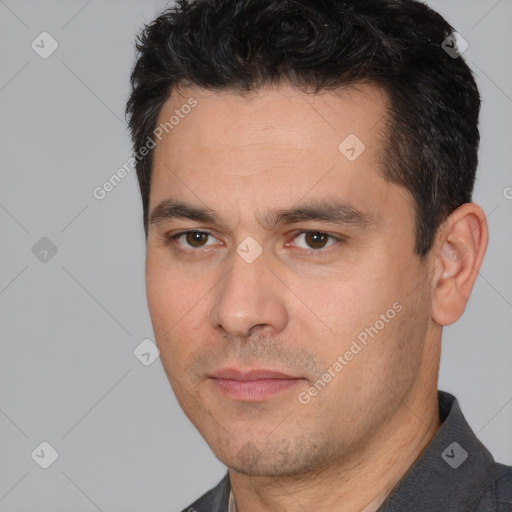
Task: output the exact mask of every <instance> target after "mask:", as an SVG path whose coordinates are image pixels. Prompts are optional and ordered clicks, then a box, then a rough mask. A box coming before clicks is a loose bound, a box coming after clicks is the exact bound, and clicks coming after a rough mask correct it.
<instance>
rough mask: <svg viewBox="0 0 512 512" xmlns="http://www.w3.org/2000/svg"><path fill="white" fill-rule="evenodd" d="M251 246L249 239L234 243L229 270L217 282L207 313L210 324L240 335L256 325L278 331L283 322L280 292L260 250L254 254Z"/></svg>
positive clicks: (283, 309)
mask: <svg viewBox="0 0 512 512" xmlns="http://www.w3.org/2000/svg"><path fill="white" fill-rule="evenodd" d="M254 250H255V248H254V247H251V241H244V242H242V243H241V244H240V245H239V246H238V248H237V253H236V254H234V255H233V261H232V266H231V270H230V271H229V272H228V273H227V275H226V276H225V278H224V279H223V280H222V281H221V283H219V287H218V288H217V294H216V296H215V299H214V304H213V307H212V311H211V313H210V322H211V324H212V326H213V327H215V328H220V327H222V328H223V329H224V330H226V331H227V332H229V333H230V334H232V335H235V336H240V337H245V336H248V335H249V331H250V330H251V328H252V327H254V326H256V325H270V326H271V327H272V328H273V329H276V330H277V331H281V330H282V329H284V327H285V326H286V323H287V312H286V305H285V297H284V294H283V293H282V292H280V290H279V286H277V285H276V282H275V281H276V278H275V276H273V274H272V272H270V270H269V269H268V268H267V258H266V256H265V254H263V253H262V252H260V254H259V255H257V256H256V257H255V253H254ZM251 253H252V254H251ZM248 255H249V256H250V257H247V256H248Z"/></svg>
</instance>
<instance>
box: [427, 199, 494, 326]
mask: <svg viewBox="0 0 512 512" xmlns="http://www.w3.org/2000/svg"><path fill="white" fill-rule="evenodd" d="M488 237H489V233H488V228H487V220H486V217H485V214H484V212H483V211H482V209H481V208H480V207H479V206H478V205H476V204H474V203H467V204H464V205H462V206H460V207H459V208H457V209H456V210H455V211H454V212H452V213H451V215H450V216H449V217H448V219H447V220H446V221H445V223H444V225H443V227H442V228H441V229H440V230H439V232H438V235H437V238H436V243H435V245H434V251H435V255H434V265H435V267H434V272H433V275H434V280H433V283H432V286H433V290H432V320H433V321H434V322H436V323H438V324H439V325H450V324H452V323H453V322H455V321H456V320H458V319H459V318H460V316H461V315H462V313H464V310H465V308H466V304H467V302H468V300H469V296H470V295H471V290H472V289H473V285H474V284H475V281H476V278H477V276H478V272H479V270H480V267H481V265H482V260H483V257H484V254H485V251H486V249H487V241H488Z"/></svg>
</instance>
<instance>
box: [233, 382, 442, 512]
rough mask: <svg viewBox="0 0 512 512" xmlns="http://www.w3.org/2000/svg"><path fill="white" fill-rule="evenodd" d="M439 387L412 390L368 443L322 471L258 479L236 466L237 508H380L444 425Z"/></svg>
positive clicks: (268, 511)
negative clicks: (440, 413) (438, 395)
mask: <svg viewBox="0 0 512 512" xmlns="http://www.w3.org/2000/svg"><path fill="white" fill-rule="evenodd" d="M433 391H434V392H433ZM433 391H431V392H430V393H429V395H428V398H426V397H425V391H424V389H423V392H421V391H419V392H418V393H417V396H413V395H414V393H413V394H412V395H411V394H410V395H409V396H408V397H407V398H406V400H405V402H404V403H402V405H401V407H400V408H399V409H398V410H397V411H396V414H395V415H394V417H393V418H392V419H391V420H390V421H388V422H387V423H386V424H385V425H383V426H382V428H381V429H380V430H379V431H378V432H377V433H376V434H375V435H374V436H373V438H372V439H371V440H369V441H368V442H367V443H366V444H365V446H364V447H362V448H361V449H360V450H357V453H354V454H353V455H352V456H351V457H350V458H345V459H344V460H342V461H338V463H336V464H333V465H331V466H330V467H326V468H322V470H321V471H316V472H314V473H307V474H303V475H294V476H284V477H254V476H248V475H244V474H241V473H237V472H235V471H233V470H230V471H229V476H230V481H231V488H232V491H233V495H234V497H235V501H236V504H237V511H238V512H278V511H282V510H286V511H287V512H304V510H316V511H317V512H324V511H325V512H327V511H329V512H330V511H332V510H337V511H339V512H375V511H377V510H378V509H379V507H380V505H381V504H382V503H383V502H384V500H385V499H386V497H387V496H388V495H389V494H390V492H391V491H392V489H393V488H394V487H395V485H396V484H397V483H398V482H399V480H400V479H401V478H402V477H403V475H404V474H405V473H406V472H407V470H408V469H409V468H410V467H411V466H412V465H413V464H414V462H415V461H416V460H417V459H418V457H419V456H420V454H421V453H422V451H423V450H424V449H425V447H426V446H427V445H428V444H429V442H430V441H431V440H432V438H433V437H434V435H435V433H436V432H437V431H438V430H439V427H440V426H441V422H440V419H439V408H438V401H437V388H436V389H435V390H433Z"/></svg>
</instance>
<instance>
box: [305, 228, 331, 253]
mask: <svg viewBox="0 0 512 512" xmlns="http://www.w3.org/2000/svg"><path fill="white" fill-rule="evenodd" d="M329 238H331V237H330V236H329V235H327V234H326V233H319V232H315V231H311V232H309V233H304V240H305V242H306V243H307V244H308V245H309V247H311V249H323V248H324V247H325V246H326V245H327V242H328V241H329Z"/></svg>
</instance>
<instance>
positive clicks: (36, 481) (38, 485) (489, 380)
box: [0, 0, 512, 512]
mask: <svg viewBox="0 0 512 512" xmlns="http://www.w3.org/2000/svg"><path fill="white" fill-rule="evenodd" d="M429 4H431V5H432V6H433V7H434V8H436V9H438V10H439V11H440V12H441V13H442V14H443V15H445V16H446V17H447V19H448V20H449V21H450V22H451V23H452V25H454V26H455V28H456V29H457V30H458V32H460V33H461V34H462V35H463V37H464V38H465V39H466V40H467V41H468V43H469V49H468V50H467V52H466V53H465V54H464V55H465V57H466V58H467V60H468V62H469V63H470V65H471V66H472V68H473V69H474V70H475V72H476V74H477V76H478V82H479V86H480V88H481V92H482V95H483V111H482V117H481V129H482V146H481V165H480V171H479V181H478V183H477V186H476V192H475V201H476V202H478V203H479V204H480V205H481V206H482V207H483V209H484V210H485V212H486V213H487V215H488V220H489V225H490V232H491V241H490V247H489V250H488V254H487V257H486V260H485V263H484V266H483V268H482V271H481V273H480V277H479V278H478V281H477V283H476V286H475V289H474V293H473V296H472V298H471V300H470V303H469V306H468V309H467V312H466V314H465V315H464V317H463V318H462V319H461V320H460V321H459V322H458V323H457V324H456V325H454V326H452V327H449V328H447V329H445V332H444V340H443V354H442V364H441V376H440V388H441V389H444V390H447V391H450V392H452V393H454V394H455V395H456V396H457V397H458V398H459V400H460V402H461V404H462V408H463V411H464V412H465V415H466V417H467V419H468V421H469V423H470V424H471V426H472V427H473V428H474V430H475V431H476V432H478V436H479V438H480V439H481V440H482V441H483V442H484V443H485V444H486V445H487V446H488V447H489V449H490V450H491V451H492V453H493V454H494V455H495V457H496V458H497V459H498V460H500V461H502V462H505V463H508V464H512V438H511V435H510V433H511V432H512V372H511V366H512V343H511V337H510V331H511V328H512V314H511V313H512V273H511V272H510V267H509V265H510V262H511V261H512V241H511V236H510V234H511V230H510V219H511V214H512V200H510V199H508V200H507V198H506V197H505V195H506V194H504V191H506V190H507V187H512V172H511V164H510V144H511V140H512V128H511V121H510V120H511V116H512V99H511V97H512V75H511V68H510V63H511V62H512V0H501V1H496V0H488V1H486V0H478V1H476V0H472V1H468V0H458V1H454V0H450V1H449V2H447V1H442V0H436V1H431V2H429ZM164 6H165V2H163V1H158V2H151V1H141V0H138V1H136V0H131V1H127V0H123V1H121V0H118V1H116V0H111V1H100V0H89V1H87V0H76V1H75V0H66V1H63V0H62V1H24V0H5V1H0V38H1V47H2V58H1V66H0V109H1V123H0V130H1V132H0V141H1V171H0V176H1V186H0V231H1V253H0V254H1V264H0V326H1V357H0V512H11V511H29V510H30V511H52V512H55V511H61V510H62V511H63V510H74V511H95V510H101V511H104V512H107V511H121V510H122V511H135V510H137V511H142V510H144V511H164V510H165V511H177V510H180V509H181V508H182V507H185V506H186V505H188V504H189V503H190V502H192V501H193V499H195V498H196V497H198V496H199V494H201V493H203V492H204V491H206V490H207V489H208V488H210V487H211V486H213V485H214V484H215V483H216V482H217V481H218V480H219V479H220V478H221V476H222V475H223V473H224V467H223V466H222V464H221V463H220V462H218V461H217V460H216V459H215V458H214V457H213V455H212V454H211V452H210V450H209V448H208V447H207V445H206V444H205V442H204V441H203V440H202V438H201V437H200V435H199V434H198V433H197V432H196V431H195V429H193V428H192V426H191V425H190V424H189V423H188V420H187V419H186V418H185V417H184V415H183V413H182V412H181V410H180V409H179V407H178V405H177V403H176V401H175V399H174V396H173V394H172V392H171V389H170V386H169V384H168V381H167V378H166V376H165V374H164V372H163V370H162V367H161V364H160V361H159V360H156V361H155V363H154V364H152V365H151V366H147V367H146V366H144V365H143V364H141V362H140V361H139V360H138V359H136V358H135V357H134V355H133V350H134V348H135V347H136V346H137V345H138V344H139V343H140V342H141V341H142V340H143V339H145V338H152V329H151V324H150V320H149V315H148V313H147V307H146V302H145V291H144V237H143V228H142V220H141V211H142V210H141V204H140V199H139V192H138V190H137V184H136V176H135V173H134V172H132V173H130V174H129V175H128V176H127V177H126V178H125V179H124V180H123V181H122V182H121V183H120V184H119V185H118V186H117V187H116V188H115V189H114V190H113V191H112V192H110V193H109V194H107V196H106V197H105V198H104V199H103V200H97V199H95V198H94V196H93V194H92V191H93V190H94V188H95V187H97V186H101V185H102V184H103V183H104V182H105V181H106V180H107V179H108V178H109V177H110V176H111V175H112V174H113V173H115V172H116V170H117V169H118V168H119V167H121V166H122V165H123V164H124V163H125V162H126V160H127V158H128V157H129V155H130V143H129V138H128V132H127V129H126V126H125V122H124V117H123V116H124V114H123V112H124V106H125V102H126V99H127V95H128V92H129V87H128V85H129V84H128V77H129V72H130V70H131V67H132V64H133V56H134V36H135V34H136V33H137V32H138V31H139V29H140V28H141V26H142V24H143V23H144V22H148V21H149V20H151V19H152V18H153V17H154V15H155V13H156V12H158V11H160V10H161V9H162V8H163V7H164ZM43 31H47V32H49V33H50V34H51V36H52V37H53V38H54V39H55V40H56V41H57V42H58V44H59V47H58V49H57V50H56V51H55V53H53V54H52V55H51V56H50V57H49V58H47V59H42V58H41V57H40V56H39V55H38V54H37V53H36V52H35V51H34V50H33V49H32V48H31V43H32V41H33V40H35V39H36V38H37V37H38V36H39V34H40V33H41V32H43ZM36 42H37V39H36ZM46 48H48V45H46ZM509 190H510V189H509ZM511 196H512V193H511V194H509V197H511ZM43 237H47V238H48V239H50V240H51V242H52V243H53V244H54V245H55V246H56V248H57V253H56V254H55V255H53V256H52V255H51V252H50V253H49V254H48V255H47V256H46V259H47V261H46V262H43V261H40V259H39V257H36V254H34V253H33V249H32V248H33V247H34V245H36V244H37V243H38V241H39V240H40V239H41V238H43ZM39 243H40V244H43V247H42V249H41V246H36V248H38V247H39V251H41V250H43V249H44V244H48V242H47V241H43V242H39ZM34 252H36V253H37V251H36V250H34ZM41 254H42V253H40V255H39V256H40V257H42V256H41ZM42 441H47V442H49V443H50V444H51V445H52V446H53V447H54V448H55V449H56V450H57V452H58V454H59V457H58V459H57V460H56V461H55V462H54V463H53V464H52V465H51V466H50V467H49V468H48V469H42V468H40V467H39V465H37V464H36V462H35V461H34V460H33V459H32V458H31V453H32V452H33V451H34V450H35V449H36V448H37V447H38V446H39V444H40V443H41V442H42ZM46 454H48V452H46ZM45 456H46V455H45Z"/></svg>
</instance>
